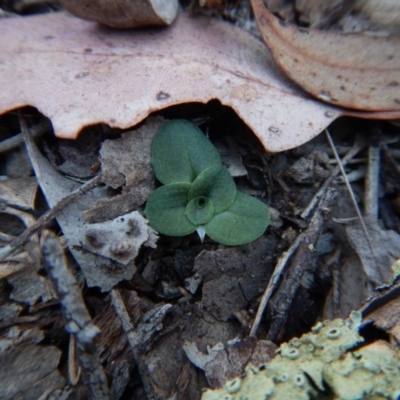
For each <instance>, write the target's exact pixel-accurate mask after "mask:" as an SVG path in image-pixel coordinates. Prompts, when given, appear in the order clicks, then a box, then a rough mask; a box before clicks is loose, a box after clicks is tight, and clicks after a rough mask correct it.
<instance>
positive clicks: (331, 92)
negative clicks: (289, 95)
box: [251, 0, 400, 115]
mask: <svg viewBox="0 0 400 400" xmlns="http://www.w3.org/2000/svg"><path fill="white" fill-rule="evenodd" d="M251 3H252V6H253V10H254V14H255V16H256V19H257V23H258V27H259V29H260V31H261V34H262V36H263V40H264V41H265V43H266V44H267V46H268V47H269V49H270V50H271V52H272V53H273V55H274V57H275V60H276V61H277V62H278V64H279V66H280V67H281V68H282V70H284V71H285V72H286V73H287V75H288V76H289V77H290V78H291V79H292V80H293V81H295V82H296V83H297V84H299V85H300V86H301V87H302V88H303V89H305V90H306V91H307V92H309V93H311V94H312V95H314V96H315V97H317V98H319V99H321V100H323V101H326V102H328V103H332V104H335V105H340V106H342V107H349V108H353V109H358V110H364V111H397V115H398V113H399V112H400V91H399V87H400V53H399V51H398V49H399V48H400V36H399V35H395V34H391V35H386V36H379V35H378V36H373V35H370V34H366V33H343V32H335V31H318V30H314V29H303V28H299V27H296V26H294V25H291V24H287V23H285V22H283V21H279V20H278V19H277V18H275V17H274V16H273V15H272V14H271V13H270V12H269V11H268V10H267V9H266V8H265V6H264V4H263V1H262V0H251Z"/></svg>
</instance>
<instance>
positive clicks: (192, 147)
mask: <svg viewBox="0 0 400 400" xmlns="http://www.w3.org/2000/svg"><path fill="white" fill-rule="evenodd" d="M151 154H152V160H151V161H152V165H153V169H154V173H155V175H156V177H157V179H158V180H159V181H160V182H161V183H162V184H164V186H160V187H159V188H157V189H156V190H155V191H154V192H153V193H152V194H151V195H150V196H149V198H148V200H147V204H146V207H145V211H144V213H145V215H146V217H147V219H148V220H149V223H150V225H151V226H152V227H153V228H154V229H155V230H156V231H158V232H159V233H162V234H164V235H169V236H184V235H188V234H190V233H193V232H195V231H197V232H198V234H199V236H200V239H201V240H202V241H203V238H204V235H205V234H207V235H208V236H209V237H210V238H211V239H213V240H215V241H217V242H219V243H222V244H225V245H228V246H234V245H241V244H245V243H248V242H251V241H253V240H255V239H257V238H258V237H259V236H261V235H262V234H263V233H264V232H265V229H266V228H267V226H268V225H269V211H268V207H267V206H266V205H265V204H264V203H262V202H261V201H260V200H257V199H256V198H254V197H251V196H248V195H246V194H244V193H241V192H239V191H238V190H237V189H236V184H235V182H234V180H233V178H232V177H231V175H230V174H229V172H228V170H227V169H226V168H225V167H224V166H223V165H222V161H221V157H220V155H219V153H218V151H217V149H216V148H215V147H214V145H213V144H212V143H211V142H210V141H209V140H208V139H207V137H206V136H205V135H204V134H203V132H202V131H201V130H200V129H199V128H198V127H197V126H196V125H194V124H193V123H191V122H190V121H186V120H171V121H169V122H167V123H166V124H164V125H163V126H162V127H161V128H160V129H159V131H158V132H157V134H156V136H155V138H154V141H153V145H152V153H151Z"/></svg>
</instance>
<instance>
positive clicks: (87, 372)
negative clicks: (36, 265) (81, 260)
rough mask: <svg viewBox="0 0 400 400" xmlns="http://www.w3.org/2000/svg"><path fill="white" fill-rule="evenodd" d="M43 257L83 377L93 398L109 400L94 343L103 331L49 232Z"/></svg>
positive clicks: (44, 235)
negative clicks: (95, 323)
mask: <svg viewBox="0 0 400 400" xmlns="http://www.w3.org/2000/svg"><path fill="white" fill-rule="evenodd" d="M43 258H44V261H45V267H46V269H47V271H48V273H49V276H50V278H51V280H52V281H53V284H54V288H55V289H56V292H57V294H58V297H59V299H60V303H61V306H62V311H63V316H64V319H65V327H66V329H67V331H68V332H69V333H71V334H72V335H74V336H75V339H76V349H77V357H78V360H79V363H80V366H81V367H82V376H83V379H84V380H85V382H86V384H87V385H88V387H89V390H90V391H91V396H92V397H91V398H92V399H99V400H103V399H104V400H106V399H109V398H110V394H109V388H108V383H107V378H106V376H105V373H104V371H103V367H102V366H101V363H100V359H99V355H98V352H97V346H96V343H95V338H96V336H97V335H98V334H99V332H100V331H99V329H98V328H97V327H96V326H95V325H94V324H93V323H92V320H91V318H90V315H89V312H88V311H87V309H86V307H85V303H84V300H83V297H82V293H81V291H80V289H79V286H78V282H77V281H76V279H75V277H74V275H73V274H72V272H71V271H70V270H69V269H68V267H67V262H66V259H65V255H64V251H63V249H62V247H61V244H60V242H59V240H58V238H57V237H56V235H55V234H54V233H52V232H50V231H46V232H45V233H44V234H43Z"/></svg>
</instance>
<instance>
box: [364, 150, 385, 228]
mask: <svg viewBox="0 0 400 400" xmlns="http://www.w3.org/2000/svg"><path fill="white" fill-rule="evenodd" d="M380 161H381V153H380V148H379V145H374V144H372V145H371V146H369V149H368V164H367V165H368V167H367V168H368V169H367V175H366V179H365V196H364V208H365V215H366V217H369V219H370V220H371V222H372V223H374V224H376V223H378V188H379V167H380Z"/></svg>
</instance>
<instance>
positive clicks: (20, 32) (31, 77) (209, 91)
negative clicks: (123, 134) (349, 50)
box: [0, 13, 342, 151]
mask: <svg viewBox="0 0 400 400" xmlns="http://www.w3.org/2000/svg"><path fill="white" fill-rule="evenodd" d="M0 37H1V38H2V40H1V41H0V87H1V88H2V95H1V97H0V112H1V113H4V112H6V111H9V110H12V109H15V108H17V107H21V106H24V105H32V106H35V107H37V108H38V109H39V110H40V111H41V112H43V113H44V114H45V115H46V116H48V117H49V118H51V120H52V123H53V126H54V129H55V133H56V135H57V136H59V137H63V138H71V139H72V138H76V137H77V135H78V133H79V131H80V130H81V129H82V128H83V127H84V126H87V125H92V124H96V123H100V122H104V123H106V124H109V125H110V126H112V127H119V128H128V127H130V126H133V125H135V124H137V123H138V122H140V121H142V120H143V119H144V118H146V117H147V116H148V115H149V114H150V113H151V112H154V111H157V110H160V109H163V108H165V107H168V106H171V105H175V104H181V103H185V102H201V103H206V102H208V101H210V100H212V99H219V100H220V101H221V102H222V103H223V104H224V105H227V106H230V107H232V108H233V109H234V110H235V111H236V112H237V113H238V115H239V116H240V117H241V118H242V119H243V120H244V121H245V122H246V124H247V125H248V126H249V127H250V128H251V129H252V130H253V131H254V132H255V133H256V135H257V136H258V137H259V139H260V140H261V142H262V143H263V145H264V146H265V147H266V149H268V150H270V151H282V150H285V149H288V148H292V147H296V146H298V145H300V144H301V143H304V142H306V141H308V140H310V139H311V138H312V137H314V136H316V135H317V134H318V133H319V132H321V130H322V129H324V128H325V127H326V126H327V125H329V124H330V123H331V122H332V120H333V119H335V118H337V117H339V116H341V115H342V111H341V110H340V109H337V108H334V107H332V106H330V105H327V104H323V103H320V102H318V101H316V100H313V99H310V97H309V96H308V95H306V94H304V93H303V92H302V91H301V90H300V89H298V88H297V87H295V86H294V85H293V84H292V83H291V82H289V80H288V79H287V78H286V77H285V76H284V75H283V74H282V73H281V72H280V71H279V69H278V68H277V67H276V65H275V62H274V61H273V59H272V57H271V55H270V54H269V52H268V51H267V50H266V48H265V46H264V45H263V44H262V43H260V42H259V41H258V40H257V39H255V38H254V37H252V36H251V35H250V34H248V33H247V32H245V31H243V30H241V29H240V28H237V27H235V26H232V25H231V24H228V23H225V22H223V21H219V20H215V19H210V18H207V17H190V16H188V15H186V14H184V13H183V14H180V15H179V16H178V20H177V21H176V23H175V24H173V26H171V27H169V28H165V29H161V28H152V29H146V30H136V31H115V30H110V29H107V28H103V27H101V26H99V25H97V24H95V23H92V22H88V21H83V20H80V19H77V18H74V17H71V16H68V15H65V14H63V13H59V14H56V13H55V14H52V15H50V14H47V15H44V16H34V17H27V18H18V19H17V18H15V19H8V20H5V21H2V23H1V25H0Z"/></svg>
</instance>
